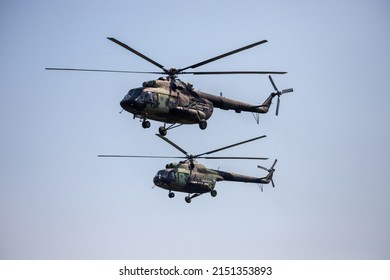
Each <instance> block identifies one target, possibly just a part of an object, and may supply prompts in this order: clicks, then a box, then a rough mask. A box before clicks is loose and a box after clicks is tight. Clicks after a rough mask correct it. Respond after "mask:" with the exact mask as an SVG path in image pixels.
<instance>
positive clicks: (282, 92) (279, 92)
mask: <svg viewBox="0 0 390 280" xmlns="http://www.w3.org/2000/svg"><path fill="white" fill-rule="evenodd" d="M268 78H269V80H270V81H271V84H272V86H273V88H274V89H275V92H274V93H273V96H276V95H277V96H278V101H277V104H276V115H278V114H279V106H280V96H281V95H282V94H285V93H289V92H293V89H292V88H288V89H284V90H282V91H280V90H278V88H277V87H276V85H275V83H274V80H273V79H272V77H271V75H269V76H268Z"/></svg>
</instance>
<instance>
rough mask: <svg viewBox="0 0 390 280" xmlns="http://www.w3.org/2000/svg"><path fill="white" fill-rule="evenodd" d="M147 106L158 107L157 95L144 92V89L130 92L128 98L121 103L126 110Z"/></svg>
mask: <svg viewBox="0 0 390 280" xmlns="http://www.w3.org/2000/svg"><path fill="white" fill-rule="evenodd" d="M146 104H150V105H151V106H152V107H156V106H157V105H158V104H157V97H156V94H154V93H153V92H150V91H144V90H143V88H134V89H131V90H129V92H128V93H127V94H126V96H125V97H124V98H123V100H122V101H121V103H120V105H121V106H122V108H123V109H125V110H126V108H127V107H130V108H131V107H135V108H144V107H145V106H146Z"/></svg>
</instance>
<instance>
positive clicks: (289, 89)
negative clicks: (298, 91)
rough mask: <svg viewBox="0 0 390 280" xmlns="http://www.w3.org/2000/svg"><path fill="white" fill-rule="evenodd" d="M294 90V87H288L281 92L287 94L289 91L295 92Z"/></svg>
mask: <svg viewBox="0 0 390 280" xmlns="http://www.w3.org/2000/svg"><path fill="white" fill-rule="evenodd" d="M293 91H294V90H293V89H292V88H288V89H284V90H282V92H281V94H285V93H289V92H293Z"/></svg>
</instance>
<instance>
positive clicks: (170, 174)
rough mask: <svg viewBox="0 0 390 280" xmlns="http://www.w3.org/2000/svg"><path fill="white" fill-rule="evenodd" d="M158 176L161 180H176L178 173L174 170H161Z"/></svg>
mask: <svg viewBox="0 0 390 280" xmlns="http://www.w3.org/2000/svg"><path fill="white" fill-rule="evenodd" d="M156 176H157V177H158V178H160V179H169V180H176V172H175V171H174V170H171V171H166V170H160V171H159V172H158V173H157V175H156Z"/></svg>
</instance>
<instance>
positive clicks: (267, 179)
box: [257, 159, 278, 188]
mask: <svg viewBox="0 0 390 280" xmlns="http://www.w3.org/2000/svg"><path fill="white" fill-rule="evenodd" d="M277 162H278V160H277V159H275V161H274V163H273V164H272V166H271V167H270V168H266V167H264V166H261V165H258V166H257V167H258V168H260V169H263V170H265V171H268V175H267V176H265V177H264V178H262V179H264V183H267V184H268V183H269V182H271V184H272V187H274V188H275V183H274V180H273V175H274V172H275V168H274V167H275V165H276V163H277Z"/></svg>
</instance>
